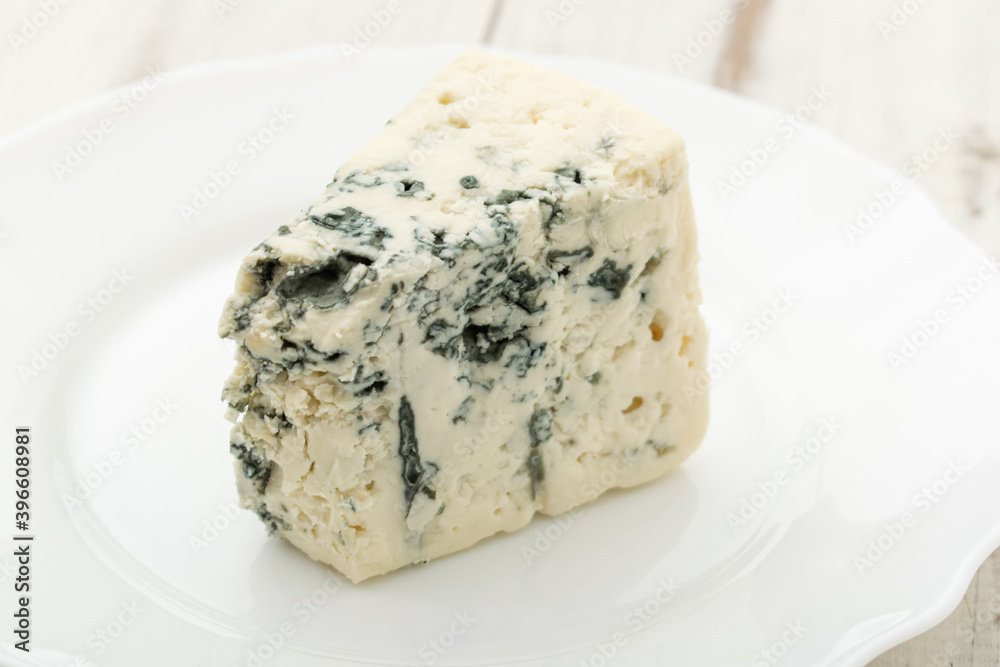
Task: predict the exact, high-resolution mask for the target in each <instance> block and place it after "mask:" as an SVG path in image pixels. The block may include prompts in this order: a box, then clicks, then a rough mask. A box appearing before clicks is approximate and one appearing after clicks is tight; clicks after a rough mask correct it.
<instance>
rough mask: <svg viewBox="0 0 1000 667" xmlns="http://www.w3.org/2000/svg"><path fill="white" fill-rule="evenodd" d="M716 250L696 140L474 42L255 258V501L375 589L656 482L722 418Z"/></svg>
mask: <svg viewBox="0 0 1000 667" xmlns="http://www.w3.org/2000/svg"><path fill="white" fill-rule="evenodd" d="M697 261H698V252H697V240H696V231H695V222H694V215H693V210H692V206H691V196H690V192H689V188H688V172H687V161H686V157H685V152H684V144H683V141H682V139H681V138H680V136H679V135H678V134H677V133H676V132H674V131H673V130H671V129H670V128H669V127H667V126H666V125H664V124H663V123H662V122H661V121H660V120H658V119H657V118H655V117H653V116H652V115H650V114H648V113H646V112H644V111H642V110H640V109H637V108H635V107H633V106H631V105H629V104H627V103H626V102H624V101H623V100H621V99H619V98H618V97H615V96H613V95H611V94H610V93H608V92H606V91H604V90H602V89H600V88H597V87H595V86H592V85H589V84H585V83H583V82H580V81H578V80H576V79H573V78H571V77H568V76H566V75H564V74H560V73H556V72H552V71H548V70H545V69H542V68H539V67H535V66H532V65H527V64H523V63H520V62H517V61H514V60H510V59H508V58H504V57H500V56H495V55H490V54H485V53H480V52H466V53H464V54H463V55H461V56H460V57H459V58H458V59H457V60H455V61H454V62H452V63H451V64H450V65H448V66H447V67H446V68H445V69H444V70H442V71H441V73H440V74H439V75H438V76H437V77H436V78H435V79H434V80H433V81H432V82H431V83H430V84H429V85H428V86H427V87H426V88H425V89H424V90H423V91H422V92H421V93H420V94H419V95H418V96H417V97H416V99H414V100H413V101H412V102H411V103H410V104H409V105H408V106H407V107H406V108H405V109H404V110H403V111H402V112H401V113H400V114H399V115H398V116H396V117H395V118H393V119H392V120H391V122H389V123H388V124H387V125H386V126H385V128H384V129H383V130H382V131H381V132H380V133H379V134H378V136H376V137H375V138H374V139H373V140H372V141H371V142H370V143H369V144H368V145H367V146H366V147H365V148H363V149H362V150H361V151H360V152H359V153H358V154H357V155H355V156H354V157H352V158H351V159H350V160H348V162H347V163H346V164H345V165H343V166H342V167H341V168H340V169H339V170H338V171H337V173H336V176H335V178H334V180H333V182H332V183H330V185H329V186H328V187H327V189H326V192H325V193H324V194H323V196H322V197H321V198H320V199H319V200H318V201H316V202H315V203H313V204H312V205H311V206H310V207H309V208H308V209H307V210H306V211H305V212H304V213H303V214H302V215H301V216H299V217H298V218H296V219H294V220H292V221H291V222H289V223H288V224H287V225H283V226H281V227H279V228H278V230H277V231H276V232H275V233H274V234H272V235H271V236H270V237H269V238H267V239H266V240H265V241H264V242H263V243H261V244H260V245H258V246H257V247H256V248H255V249H254V250H253V251H252V252H251V253H250V254H249V255H248V256H247V257H246V258H245V260H244V261H243V263H242V266H241V268H240V270H239V275H238V276H237V279H236V288H235V291H234V293H233V294H232V296H231V297H230V298H229V300H228V302H227V304H226V306H225V311H224V313H223V316H222V319H221V322H220V326H219V332H220V335H222V336H223V337H226V338H230V339H232V340H233V341H235V342H236V343H237V346H238V348H237V352H236V369H235V371H234V372H233V375H232V377H231V378H230V379H229V380H228V381H227V383H226V385H225V389H224V400H225V401H226V402H227V403H228V404H229V406H230V407H231V411H230V416H231V417H232V419H233V421H234V422H235V426H234V427H233V430H232V436H231V443H230V449H231V451H232V453H233V454H234V456H235V458H236V461H235V468H236V476H237V479H238V490H239V494H240V497H241V502H242V504H243V506H244V507H247V508H250V509H252V510H254V511H256V513H257V514H258V515H259V516H260V518H261V519H262V520H263V521H264V523H265V524H266V526H267V527H268V528H269V530H271V531H272V532H274V533H276V534H278V535H280V536H281V537H283V538H285V539H287V540H288V541H289V542H291V543H292V544H294V545H295V546H297V547H298V548H300V549H301V550H302V551H304V552H305V553H307V554H308V555H310V556H311V557H313V558H314V559H316V560H319V561H322V562H325V563H329V564H330V565H332V566H333V567H335V568H337V569H338V570H340V571H341V572H342V573H343V574H345V575H346V576H347V577H349V578H350V579H352V580H354V581H360V580H362V579H365V578H368V577H371V576H373V575H377V574H382V573H385V572H389V571H391V570H394V569H396V568H400V567H403V566H405V565H407V564H410V563H415V562H419V561H426V560H428V559H431V558H436V557H438V556H443V555H445V554H449V553H452V552H455V551H458V550H460V549H464V548H466V547H468V546H470V545H472V544H474V543H476V542H477V541H479V540H481V539H483V538H485V537H487V536H489V535H493V534H495V533H498V532H500V531H513V530H517V529H518V528H521V527H522V526H524V525H525V524H527V523H528V522H529V521H530V520H531V517H532V516H533V515H534V514H535V513H536V512H541V513H543V514H550V515H555V514H560V513H562V512H566V511H567V510H570V509H572V508H574V507H576V506H578V505H580V504H582V503H584V502H587V501H589V500H591V499H593V498H594V497H595V496H596V495H598V494H600V493H601V492H602V491H603V490H605V489H607V488H611V487H627V486H633V485H635V484H640V483H642V482H646V481H648V480H651V479H653V478H656V477H659V476H660V475H662V474H664V473H665V472H666V471H668V470H670V469H671V468H674V467H675V466H677V465H678V464H679V463H680V462H681V461H683V460H684V459H685V458H686V457H687V456H688V455H690V454H691V452H692V451H693V450H694V449H695V448H696V447H697V446H698V444H699V442H700V441H701V439H702V436H703V434H704V431H705V428H706V422H707V418H708V397H707V393H706V392H704V391H703V390H702V389H703V387H704V384H703V382H702V380H703V377H704V371H705V362H706V345H707V340H706V338H707V334H706V329H705V325H704V323H703V321H702V318H701V316H700V314H699V312H698V307H699V304H700V301H701V296H700V291H699V287H698V274H697Z"/></svg>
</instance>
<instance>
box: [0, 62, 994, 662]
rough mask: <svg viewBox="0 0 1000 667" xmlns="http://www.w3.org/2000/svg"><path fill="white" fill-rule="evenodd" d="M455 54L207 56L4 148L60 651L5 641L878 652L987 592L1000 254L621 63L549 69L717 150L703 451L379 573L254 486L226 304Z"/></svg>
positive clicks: (838, 166) (797, 133)
mask: <svg viewBox="0 0 1000 667" xmlns="http://www.w3.org/2000/svg"><path fill="white" fill-rule="evenodd" d="M458 50H459V49H458V48H457V47H456V48H451V47H449V48H434V49H425V50H408V51H377V50H375V49H371V50H369V51H366V52H365V53H364V54H363V56H362V57H360V58H358V59H356V60H355V61H354V62H352V63H350V64H347V63H345V62H344V59H343V57H342V56H341V54H340V52H339V51H338V50H336V49H313V50H308V51H303V52H298V53H294V54H290V55H285V56H281V57H271V58H266V59H255V60H247V61H239V62H232V63H223V64H214V65H208V66H201V67H196V68H192V69H188V70H182V71H179V72H176V73H173V74H169V75H167V76H166V77H164V79H163V80H162V81H159V80H156V79H147V80H146V81H145V83H144V85H142V86H140V87H138V88H137V87H130V88H128V89H123V90H121V91H116V92H115V93H113V94H109V95H106V96H103V97H101V98H98V99H95V100H92V101H90V102H87V103H85V104H82V105H79V106H76V107H73V108H71V109H69V110H67V111H65V112H62V113H60V114H58V115H56V116H52V117H49V118H47V119H45V120H43V121H40V122H39V123H36V124H34V125H32V126H29V127H27V128H25V129H23V130H21V131H19V132H18V133H16V134H14V135H12V136H10V137H8V138H7V139H6V140H5V141H4V142H3V143H0V183H3V187H4V194H3V197H2V198H0V232H3V233H5V234H6V236H5V237H3V239H2V241H0V256H2V259H3V263H4V266H5V267H6V273H7V275H8V276H9V278H8V279H9V280H10V281H11V282H12V284H13V289H11V290H6V291H5V293H4V295H3V297H2V298H3V303H4V312H5V313H10V314H11V315H10V317H11V318H12V319H11V320H10V321H9V322H8V326H7V327H5V333H4V336H5V340H7V344H6V345H5V346H4V347H5V349H6V350H7V351H8V353H9V354H8V355H7V357H8V365H7V369H6V373H5V375H4V378H3V384H2V386H0V390H2V394H0V398H2V401H3V404H4V405H5V406H9V407H10V410H11V411H10V413H9V414H7V415H5V418H4V422H5V424H4V426H5V428H8V431H7V432H12V430H13V427H14V426H15V425H16V426H23V425H30V426H31V427H32V434H33V438H34V459H33V470H34V472H33V489H34V491H33V493H34V496H33V498H34V503H35V504H34V506H33V518H32V521H33V524H32V530H33V532H34V534H35V535H36V542H35V549H36V553H35V556H34V562H33V576H34V577H35V581H36V583H35V589H34V597H33V599H32V613H33V624H34V626H33V627H34V635H33V641H34V644H35V647H36V650H35V651H33V652H32V654H31V655H30V656H28V657H30V658H31V661H28V662H24V658H25V656H23V655H22V654H20V653H19V652H15V651H14V650H13V649H12V647H11V645H10V643H9V642H8V637H7V636H5V637H4V638H3V640H2V641H3V642H7V643H6V645H4V646H2V647H0V656H4V659H5V660H7V661H10V662H13V661H14V660H15V659H16V660H17V662H15V663H14V664H41V665H66V664H70V663H72V662H73V661H74V660H78V662H77V663H76V664H94V665H101V666H118V665H122V666H125V665H135V664H143V665H148V666H158V665H179V664H184V665H194V664H199V665H213V666H214V665H218V666H220V667H221V666H231V665H248V666H249V665H269V666H271V665H297V666H306V667H308V666H309V665H337V664H344V665H349V664H376V665H379V664H385V665H402V664H405V665H408V664H439V665H486V664H504V663H510V662H518V664H539V665H541V664H545V665H580V664H584V665H592V666H594V667H601V666H602V665H605V664H611V663H615V664H623V665H645V664H649V665H664V664H670V665H673V664H676V665H726V664H733V665H746V664H750V665H769V664H777V663H778V662H779V661H780V662H782V663H784V664H796V665H806V664H809V665H861V664H864V662H865V661H867V660H869V659H871V658H873V657H874V656H876V655H877V654H878V653H880V652H881V651H883V650H885V649H887V648H889V647H890V646H892V645H893V644H895V643H898V642H900V641H903V640H905V639H906V638H908V637H911V636H913V635H915V634H917V633H919V632H921V631H923V630H925V629H927V628H929V627H931V626H932V625H934V624H935V623H936V622H938V621H940V620H941V619H942V618H944V617H945V616H946V615H947V613H948V612H949V611H950V610H951V609H952V608H954V606H955V605H956V604H957V602H958V600H959V599H960V597H961V595H962V594H963V593H964V591H965V588H966V586H967V585H968V582H969V580H970V578H971V576H972V575H973V574H974V572H975V570H976V569H977V567H978V566H979V565H980V564H981V563H982V561H983V560H984V559H985V558H986V556H987V555H989V553H991V552H992V550H993V549H995V548H996V547H997V546H998V545H1000V485H998V484H996V480H997V479H998V475H1000V458H998V454H1000V420H998V419H997V416H996V415H997V405H1000V346H998V345H997V341H998V340H1000V287H998V286H1000V280H998V279H997V270H996V265H995V264H993V263H991V260H990V259H989V258H987V257H985V256H984V255H983V253H982V251H980V250H978V249H977V248H976V247H975V246H974V245H973V244H972V243H971V242H969V241H967V240H966V239H964V238H963V237H961V236H960V235H959V234H958V233H957V232H955V231H954V230H953V229H952V228H951V227H950V226H949V225H948V223H947V222H946V221H945V220H944V219H942V218H941V216H940V214H939V213H938V212H937V211H936V210H935V209H934V207H933V205H932V204H931V203H930V201H929V200H928V199H927V197H926V196H925V195H924V194H923V193H922V192H920V191H919V190H918V189H916V187H915V186H914V185H912V184H911V183H908V182H906V181H905V180H904V179H903V177H902V176H900V175H898V174H895V173H894V172H892V171H890V170H887V169H885V168H883V167H880V166H878V165H876V164H873V163H872V162H870V161H869V160H867V159H865V158H862V157H860V156H858V155H856V154H854V153H852V152H851V151H849V150H847V149H846V148H844V147H843V146H842V145H840V144H839V143H837V142H836V141H834V140H832V139H830V138H829V137H828V136H827V135H825V134H823V133H822V132H820V131H818V130H816V129H814V128H812V127H811V126H809V125H808V124H805V125H803V124H801V123H800V122H799V121H800V120H801V119H795V118H790V117H787V116H785V115H784V114H782V113H779V112H777V111H774V110H770V109H767V108H764V107H761V106H758V105H755V104H753V103H750V102H747V101H745V100H742V99H740V98H737V97H734V96H731V95H727V94H725V93H722V92H719V91H715V90H711V89H708V88H704V87H700V86H696V85H694V84H691V83H687V82H683V81H679V80H675V79H671V78H667V77H664V76H661V75H657V74H652V73H648V72H642V71H638V70H633V69H628V68H624V67H621V66H616V65H612V64H608V63H603V62H598V61H591V60H583V59H575V58H574V59H568V58H555V57H542V56H527V55H525V56H522V57H524V58H525V59H527V60H531V61H536V62H538V63H540V64H544V65H548V66H551V67H554V68H557V69H561V70H565V71H567V72H569V73H571V74H574V75H576V76H578V77H580V78H583V79H586V80H589V81H592V82H594V83H597V84H599V85H602V86H605V87H607V88H609V89H610V90H612V91H614V92H616V93H618V94H620V95H622V96H623V97H625V98H626V99H628V100H630V101H632V102H634V103H636V104H638V105H640V106H642V107H645V108H647V109H649V110H651V111H652V112H654V113H656V114H657V115H659V116H660V117H662V118H663V119H664V120H666V121H667V122H668V123H670V124H671V125H673V126H674V127H675V128H677V129H678V130H679V131H680V132H681V134H682V135H684V136H685V138H686V139H687V142H688V148H689V156H690V161H691V164H692V169H691V173H692V187H693V191H694V197H695V205H696V210H697V212H698V217H699V225H700V226H699V230H700V235H701V252H702V257H703V259H702V264H701V270H702V276H703V279H702V283H703V290H704V296H705V306H704V312H705V315H706V318H707V319H708V321H709V325H710V327H711V330H712V356H711V360H712V361H711V365H710V371H711V376H712V379H713V388H712V395H713V397H712V411H713V418H712V422H711V425H710V428H709V432H708V435H707V436H706V439H705V442H704V444H703V445H702V447H701V449H700V450H699V451H698V452H697V453H696V454H695V455H694V456H693V457H692V458H691V459H690V460H689V461H688V462H687V463H686V464H685V465H684V466H683V468H682V469H681V470H680V471H678V472H676V473H674V474H672V475H670V476H668V477H667V478H665V479H663V480H660V481H657V482H655V483H652V484H649V485H646V486H644V487H641V488H638V489H635V490H631V491H628V492H616V493H611V494H609V495H607V496H605V497H602V498H601V499H600V500H599V501H598V502H596V503H594V504H592V505H590V506H587V507H585V508H583V509H582V510H581V511H579V512H577V513H575V514H572V515H570V516H568V517H561V518H558V519H536V520H535V521H534V522H533V523H532V524H530V525H529V526H528V527H527V528H525V529H524V530H522V531H520V532H518V533H514V534H510V535H503V536H499V537H495V538H492V539H490V540H487V541H486V542H484V543H482V544H480V545H479V546H477V547H475V548H473V549H470V550H468V551H466V552H463V553H460V554H456V555H454V556H451V557H448V558H443V559H440V560H438V561H434V562H432V563H430V564H427V565H423V566H419V567H411V568H408V569H405V570H403V571H400V572H397V573H394V574H391V575H389V576H386V577H382V578H379V579H376V580H373V581H370V582H368V583H366V584H364V585H361V586H353V585H351V584H350V583H348V582H346V581H344V580H342V579H340V578H339V577H338V576H337V575H336V574H335V573H334V572H333V571H332V570H329V569H327V568H325V567H323V566H321V565H318V564H316V563H314V562H312V561H311V560H309V559H308V558H307V557H305V556H303V555H302V554H300V553H299V552H297V551H296V550H295V549H293V548H292V547H290V546H288V545H287V544H285V543H283V542H282V541H280V540H276V539H268V538H267V537H266V535H265V533H264V530H263V527H262V525H261V524H260V522H259V521H257V520H256V518H255V517H253V516H251V515H249V513H247V512H244V511H242V510H237V509H236V508H235V505H234V500H235V488H234V482H233V480H232V478H231V476H232V471H231V467H230V455H229V453H228V451H227V447H226V443H227V433H228V424H227V423H226V422H225V421H224V420H223V419H222V405H221V403H220V401H219V393H220V389H221V384H222V381H223V380H224V378H225V377H226V376H227V375H228V373H229V370H230V368H231V363H232V362H231V355H232V350H231V349H230V348H229V347H228V346H227V344H225V343H223V342H222V341H220V340H218V339H216V337H215V326H216V321H217V318H218V315H219V312H220V309H221V306H222V303H223V301H224V299H225V297H226V295H227V294H228V293H229V291H230V290H231V286H232V281H233V278H234V276H235V270H236V267H237V265H238V262H239V260H240V258H241V257H242V256H243V254H245V253H246V251H248V250H249V249H250V248H251V247H252V246H254V245H255V244H256V243H257V242H258V241H259V240H260V239H262V238H263V237H264V236H265V235H266V234H268V233H269V232H270V231H272V230H273V229H274V228H275V227H276V226H277V225H279V224H282V223H283V222H285V221H286V220H287V219H289V218H290V217H292V216H293V215H295V214H296V213H297V212H298V211H299V210H300V209H301V208H303V207H304V206H305V205H307V204H308V203H309V202H310V201H312V200H313V199H314V198H316V197H317V196H318V195H319V194H320V193H321V191H322V189H323V186H324V185H325V184H326V183H327V182H328V181H329V179H330V177H331V175H332V174H333V172H334V171H335V169H336V167H337V166H338V165H339V163H340V162H341V161H342V160H343V159H345V158H346V157H347V156H348V155H349V154H350V153H351V152H353V151H354V150H356V149H358V148H360V147H361V146H362V145H363V143H364V142H365V140H366V139H367V138H369V137H371V136H372V135H374V134H375V133H376V132H377V131H378V129H379V128H380V127H381V126H382V124H383V123H384V122H385V121H386V120H387V119H388V118H389V117H391V116H392V115H393V114H394V113H395V112H396V111H398V110H399V109H400V108H401V107H402V106H403V105H404V104H405V103H406V102H407V101H408V100H409V98H410V97H411V96H412V95H413V94H414V93H416V92H417V90H418V89H419V88H420V87H421V85H422V84H423V83H425V82H426V81H427V80H428V79H429V78H430V77H431V76H432V75H433V74H434V73H435V72H436V71H437V70H438V69H439V68H440V67H441V66H442V65H444V64H445V63H446V62H447V61H448V60H449V59H450V58H451V57H453V56H454V55H455V54H456V53H457V52H458ZM140 88H141V90H140ZM123 95H124V96H125V97H124V98H123ZM107 128H111V129H110V130H109V129H107ZM859 207H860V208H861V209H862V210H863V211H865V212H866V213H865V215H862V216H861V217H860V219H859V215H861V214H860V213H859ZM3 465H4V466H5V468H4V473H3V476H2V480H0V483H2V484H3V485H5V488H6V485H9V484H10V482H9V480H12V479H13V474H12V473H11V474H7V472H8V471H9V469H10V466H11V462H9V461H7V460H6V457H5V460H4V461H3ZM6 493H7V491H5V494H6ZM4 497H8V496H7V495H4ZM3 564H4V568H5V569H4V571H3V572H2V573H0V576H3V578H4V579H7V578H8V577H9V576H10V575H9V574H8V571H9V570H8V569H7V568H9V567H10V563H9V558H8V562H4V563H3ZM4 585H5V586H6V585H7V584H6V583H5V584H4ZM4 598H5V599H4V600H3V604H4V605H5V607H4V609H3V613H5V614H6V613H8V607H9V605H10V604H11V603H12V601H11V600H9V599H8V598H9V596H4ZM151 647H155V650H153V651H152V652H150V648H151ZM32 661H33V662H32Z"/></svg>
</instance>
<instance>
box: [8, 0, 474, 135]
mask: <svg viewBox="0 0 1000 667" xmlns="http://www.w3.org/2000/svg"><path fill="white" fill-rule="evenodd" d="M48 1H51V3H52V4H53V5H55V6H56V7H59V9H58V11H56V12H54V16H53V17H51V18H48V17H46V16H45V15H44V14H41V13H40V10H39V9H38V7H39V3H38V0H4V2H3V3H0V26H7V31H6V32H4V33H3V36H4V44H3V45H2V46H0V91H2V99H3V103H0V134H3V133H6V132H8V131H10V130H11V129H13V128H15V127H17V126H19V125H23V124H24V123H27V122H29V121H31V120H34V119H35V118H38V117H39V116H41V115H43V114H45V113H48V112H51V111H54V110H56V109H59V108H61V107H64V106H67V105H69V104H71V103H73V102H76V101H79V100H81V99H85V98H87V97H89V96H91V95H93V94H95V93H98V92H101V91H103V90H107V89H108V88H110V87H113V86H116V85H119V84H123V83H126V82H128V81H131V80H135V79H137V78H141V77H142V76H143V75H144V72H145V70H146V68H147V67H158V68H161V69H173V68H176V67H181V66H183V65H187V64H190V63H195V62H201V61H205V60H212V59H217V58H232V57H240V56H250V55H262V54H267V53H274V52H278V51H285V50H289V49H294V48H297V47H303V46H309V45H314V44H338V43H341V42H346V43H349V44H354V43H355V40H356V38H357V32H356V31H357V30H359V29H360V30H362V31H364V30H365V29H366V28H367V29H368V31H369V32H370V33H371V34H372V35H374V36H372V37H370V41H371V44H375V45H383V46H387V45H404V44H422V43H436V42H476V41H478V40H479V39H480V38H481V36H482V35H483V34H484V32H485V29H486V24H487V22H488V20H489V18H490V16H491V11H492V8H493V0H333V1H324V0H286V1H285V2H274V1H273V0H88V1H87V2H69V3H68V4H66V5H65V6H61V5H59V2H58V0H47V2H48ZM391 8H398V11H396V13H395V14H393V13H392V12H391V11H390V9H391ZM373 13H374V14H373ZM33 18H34V19H35V20H36V21H37V23H39V24H42V25H41V27H40V28H34V27H32V26H31V21H32V19H33ZM379 18H381V19H382V22H384V23H385V25H384V26H383V25H381V24H380V23H379V21H378V19H379ZM25 21H27V22H28V24H27V25H28V26H29V27H28V28H25V25H26V24H25ZM373 22H374V23H373ZM22 31H25V32H26V34H27V35H28V36H27V38H23V37H21V32H22ZM10 35H14V38H13V43H12V39H11V37H10ZM358 44H363V42H362V41H358Z"/></svg>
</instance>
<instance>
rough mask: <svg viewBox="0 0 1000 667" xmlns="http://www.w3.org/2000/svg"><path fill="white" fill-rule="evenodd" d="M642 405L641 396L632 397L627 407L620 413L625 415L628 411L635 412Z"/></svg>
mask: <svg viewBox="0 0 1000 667" xmlns="http://www.w3.org/2000/svg"><path fill="white" fill-rule="evenodd" d="M641 407H642V396H636V397H634V398H633V399H632V403H631V404H629V406H628V407H627V408H625V409H624V410H622V414H625V415H627V414H628V413H630V412H635V411H636V410H638V409H639V408H641Z"/></svg>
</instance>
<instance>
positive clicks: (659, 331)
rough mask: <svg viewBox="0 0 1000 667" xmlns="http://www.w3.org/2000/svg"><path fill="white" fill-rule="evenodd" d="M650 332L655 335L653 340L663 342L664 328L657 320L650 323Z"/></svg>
mask: <svg viewBox="0 0 1000 667" xmlns="http://www.w3.org/2000/svg"><path fill="white" fill-rule="evenodd" d="M649 331H650V333H652V334H653V340H655V341H661V340H663V327H662V326H660V323H659V322H657V321H656V320H653V321H652V322H650V323H649Z"/></svg>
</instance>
